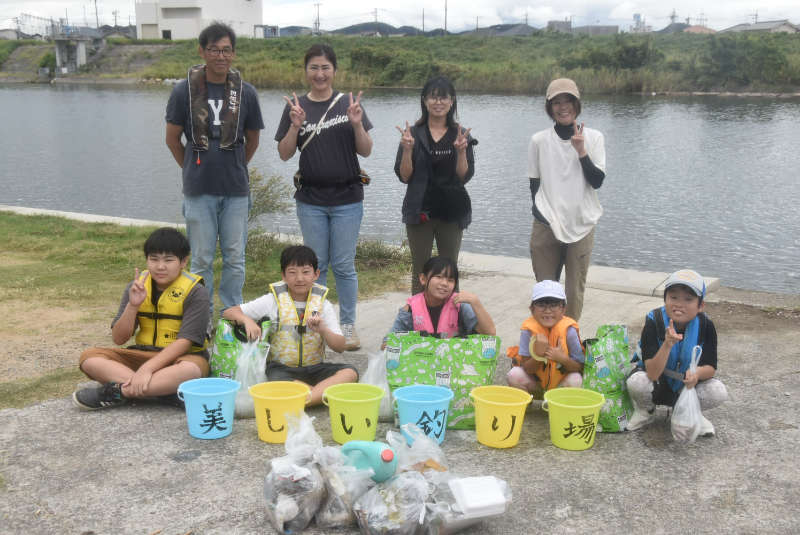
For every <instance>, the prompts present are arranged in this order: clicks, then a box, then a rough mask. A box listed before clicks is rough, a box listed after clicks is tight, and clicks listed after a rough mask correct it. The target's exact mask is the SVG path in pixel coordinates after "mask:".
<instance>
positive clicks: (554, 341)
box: [522, 316, 583, 391]
mask: <svg viewBox="0 0 800 535" xmlns="http://www.w3.org/2000/svg"><path fill="white" fill-rule="evenodd" d="M570 327H575V330H576V331H577V332H578V340H580V338H581V335H580V331H578V322H577V321H575V320H574V319H572V318H570V317H567V316H564V317H563V318H561V320H560V321H559V322H558V323H556V324H555V325H553V327H551V328H550V329H547V328H545V327H543V326H542V325H541V324H540V323H539V322H538V321H536V320H535V319H534V318H533V316H531V317H529V318H528V319H526V320H525V321H524V322H523V323H522V328H523V329H527V330H528V331H530V333H531V339H535V338H536V335H537V334H543V335H545V336H547V343H548V344H550V347H560V348H561V350H562V351H563V352H564V353H566V354H567V355H569V348H568V347H567V329H568V328H570ZM582 347H583V345H582V344H581V348H582ZM560 368H561V367H560V366H559V364H558V363H557V362H555V361H553V360H550V359H548V360H547V362H545V363H541V365H539V366H537V369H536V371H535V372H534V374H535V375H536V377H538V378H539V381H540V382H541V384H542V388H543V389H544V390H545V391H547V390H550V389H551V388H555V387H557V386H558V384H559V383H560V382H561V380H562V379H564V373H563V372H562V371H561V369H560Z"/></svg>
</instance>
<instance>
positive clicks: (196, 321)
mask: <svg viewBox="0 0 800 535" xmlns="http://www.w3.org/2000/svg"><path fill="white" fill-rule="evenodd" d="M131 284H133V281H131V282H129V283H128V285H127V286H126V287H125V291H124V292H122V299H121V300H120V302H119V309H118V310H117V315H116V316H114V321H112V322H111V327H112V328H113V327H114V324H115V323H117V321H118V320H119V318H120V316H122V313H123V312H125V307H126V306H128V292H129V290H130V289H131ZM208 308H209V301H208V290H207V289H206V287H205V286H203V285H202V284H197V285H196V286H195V287H194V288H192V289H191V290H190V291H189V295H187V296H186V299H184V301H183V320H182V321H181V328H180V329H178V338H185V339H187V340H190V341H191V342H192V344H194V345H197V346H202V345H203V343H204V342H205V340H206V327H207V326H208ZM135 327H136V328H138V327H139V320H138V319H137V320H136V325H135ZM129 348H130V349H141V350H143V351H161V350H162V349H163V348H161V347H157V346H151V345H138V344H135V345H132V346H129ZM198 354H199V355H201V356H203V357H205V358H206V359H207V358H208V351H206V350H203V351H202V352H200V353H198Z"/></svg>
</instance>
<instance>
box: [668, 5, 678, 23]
mask: <svg viewBox="0 0 800 535" xmlns="http://www.w3.org/2000/svg"><path fill="white" fill-rule="evenodd" d="M677 18H678V14H677V13H675V8H674V7H673V8H672V13H670V15H669V22H670V24H675V19H677Z"/></svg>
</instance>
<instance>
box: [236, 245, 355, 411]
mask: <svg viewBox="0 0 800 535" xmlns="http://www.w3.org/2000/svg"><path fill="white" fill-rule="evenodd" d="M318 277H319V268H318V262H317V255H316V254H314V251H313V250H312V249H311V248H309V247H306V246H305V245H294V246H291V247H287V248H286V249H284V250H283V251H282V252H281V281H280V282H274V283H272V284H270V285H269V287H270V291H269V293H267V294H265V295H263V296H261V297H259V298H257V299H254V300H253V301H250V302H248V303H244V304H242V305H239V306H234V307H230V308H227V309H225V311H224V312H223V313H222V317H223V318H225V319H228V320H231V321H234V322H236V323H239V324H241V325H244V328H245V331H246V332H247V337H248V338H249V339H250V340H258V339H259V338H260V337H261V327H260V326H259V325H258V323H256V320H258V319H261V318H264V317H267V318H269V319H271V320H272V321H273V322H275V320H277V328H276V329H274V330H273V332H272V334H271V335H270V337H269V342H270V352H269V361H268V362H267V379H268V380H269V381H297V382H301V383H305V384H307V385H308V386H310V387H311V399H310V400H309V402H308V404H309V405H318V404H319V403H321V402H322V392H323V391H324V390H325V389H326V388H328V387H329V386H331V385H335V384H339V383H354V382H357V381H358V371H357V370H356V368H355V367H354V366H351V365H350V364H337V363H332V362H324V360H325V345H326V344H327V345H328V347H330V348H331V349H333V350H334V351H336V352H337V353H341V352H342V351H344V349H345V337H344V335H343V334H342V330H341V328H340V327H339V320H338V318H337V317H336V310H335V309H334V308H333V305H331V304H330V302H328V300H327V299H326V297H327V295H328V289H327V288H326V287H325V286H322V285H320V284H316V283H315V282H314V281H315V280H317V278H318Z"/></svg>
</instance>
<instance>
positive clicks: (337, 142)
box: [275, 91, 372, 206]
mask: <svg viewBox="0 0 800 535" xmlns="http://www.w3.org/2000/svg"><path fill="white" fill-rule="evenodd" d="M337 94H338V91H334V92H333V94H332V95H331V98H329V99H328V100H326V101H324V102H314V101H313V100H311V99H310V98H308V96H306V95H303V96H301V97H299V99H300V107H302V108H303V111H305V112H306V120H305V122H304V123H303V126H302V127H301V128H300V132H299V133H298V135H297V148H298V149H300V147H302V146H303V143H305V142H306V139H308V137H309V136H310V135H311V132H313V131H314V129H315V128H316V126H317V123H318V122H319V120H320V119H321V118H322V115H323V114H324V113H325V110H327V109H328V106H330V105H331V101H332V100H333V99H334V98H335V97H336V95H337ZM349 105H350V99H349V96H348V95H342V98H340V99H339V101H338V102H337V103H336V104H335V105H334V106H333V108H331V111H329V112H328V113H327V115H325V121H324V122H323V124H322V128H321V129H320V131H319V133H318V134H316V135H315V136H314V139H312V140H311V142H310V143H309V144H308V146H307V147H306V148H305V150H303V151H302V152H301V153H300V174H301V175H303V179H306V178H308V179H309V180H310V181H316V182H325V183H327V184H330V185H331V186H332V187H330V186H328V185H327V184H326V185H325V186H314V185H303V187H302V188H300V189H299V190H297V192H296V193H295V196H294V198H295V199H297V200H298V201H300V202H304V203H307V204H315V205H317V206H340V205H343V204H351V203H354V202H360V201H363V200H364V186H362V185H361V183H353V182H352V181H353V180H354V179H355V178H356V177H357V176H358V172H359V169H360V165H359V163H358V155H357V154H356V136H355V132H354V131H353V126H352V125H351V124H350V119H349V118H348V117H347V108H348V106H349ZM362 108H363V106H362ZM291 124H292V123H291V119H289V106H288V105H287V106H286V107H285V108H284V109H283V115H282V116H281V122H280V124H279V125H278V131H277V132H276V133H275V141H278V142H280V141H281V140H282V139H283V138H284V137H285V136H286V132H288V131H289V126H290V125H291ZM361 124H363V125H364V130H366V131H369V130H371V129H372V123H371V122H370V120H369V117H367V112H366V110H364V116H363V119H362V121H361Z"/></svg>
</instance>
